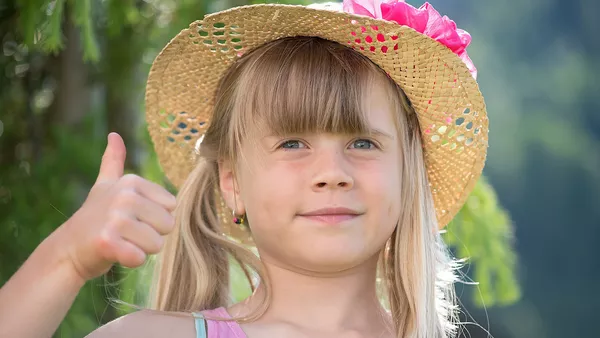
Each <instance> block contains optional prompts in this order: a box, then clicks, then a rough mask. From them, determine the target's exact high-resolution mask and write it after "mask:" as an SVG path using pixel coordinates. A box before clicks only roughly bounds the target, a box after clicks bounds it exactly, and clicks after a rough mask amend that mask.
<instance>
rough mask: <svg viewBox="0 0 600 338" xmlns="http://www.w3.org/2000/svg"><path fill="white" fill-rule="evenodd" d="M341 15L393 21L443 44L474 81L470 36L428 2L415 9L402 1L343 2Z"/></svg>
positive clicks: (474, 70)
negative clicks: (346, 14)
mask: <svg viewBox="0 0 600 338" xmlns="http://www.w3.org/2000/svg"><path fill="white" fill-rule="evenodd" d="M343 9H344V12H347V13H351V14H359V15H365V16H370V17H372V18H375V19H383V20H387V21H394V22H396V23H398V24H399V25H402V26H408V27H411V28H412V29H414V30H416V31H417V32H419V33H421V34H425V35H427V36H429V37H430V38H432V39H434V40H436V41H438V42H440V43H442V44H443V45H445V46H446V47H448V48H450V50H452V52H453V53H454V54H456V55H458V57H460V59H461V60H462V61H463V62H464V63H465V64H466V65H467V68H468V69H469V72H471V75H472V76H473V78H477V69H476V68H475V65H474V64H473V61H471V58H469V55H468V54H467V46H469V44H470V43H471V35H470V34H469V33H468V32H466V31H464V30H462V29H459V28H457V27H456V23H455V22H454V21H452V20H450V19H449V18H448V17H447V16H445V15H444V16H441V15H440V13H439V12H438V11H436V10H435V9H434V8H433V6H431V5H430V4H429V3H428V2H426V3H424V4H423V5H422V6H421V7H419V8H415V7H413V6H411V5H409V4H407V3H406V2H404V1H403V0H344V4H343Z"/></svg>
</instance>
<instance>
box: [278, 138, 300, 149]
mask: <svg viewBox="0 0 600 338" xmlns="http://www.w3.org/2000/svg"><path fill="white" fill-rule="evenodd" d="M303 146H304V144H303V143H302V142H300V141H298V140H287V141H285V142H283V143H281V145H279V147H280V148H283V149H300V148H302V147H303Z"/></svg>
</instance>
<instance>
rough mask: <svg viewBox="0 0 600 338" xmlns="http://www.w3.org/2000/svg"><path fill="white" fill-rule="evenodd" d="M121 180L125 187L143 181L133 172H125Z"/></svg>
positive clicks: (134, 185) (133, 185) (136, 184)
mask: <svg viewBox="0 0 600 338" xmlns="http://www.w3.org/2000/svg"><path fill="white" fill-rule="evenodd" d="M121 181H122V182H123V184H124V185H125V186H126V187H131V188H134V187H137V186H139V184H140V183H141V182H142V181H143V179H142V178H141V177H139V176H138V175H135V174H126V175H124V176H123V177H122V178H121Z"/></svg>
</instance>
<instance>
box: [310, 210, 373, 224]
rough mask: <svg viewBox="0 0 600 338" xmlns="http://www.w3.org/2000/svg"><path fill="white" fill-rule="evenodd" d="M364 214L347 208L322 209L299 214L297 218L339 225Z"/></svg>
mask: <svg viewBox="0 0 600 338" xmlns="http://www.w3.org/2000/svg"><path fill="white" fill-rule="evenodd" d="M362 214H364V212H359V211H357V210H354V209H349V208H339V207H338V208H322V209H318V210H313V211H310V212H306V213H302V214H299V216H301V217H303V218H306V219H308V220H311V221H314V222H319V223H325V224H339V223H342V222H347V221H350V220H353V219H355V218H357V217H360V216H361V215H362Z"/></svg>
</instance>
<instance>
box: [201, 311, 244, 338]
mask: <svg viewBox="0 0 600 338" xmlns="http://www.w3.org/2000/svg"><path fill="white" fill-rule="evenodd" d="M202 315H205V316H207V317H216V318H231V316H230V315H229V313H228V312H227V310H226V309H225V308H224V307H219V308H216V309H213V310H204V311H202V312H201V313H200V314H198V313H197V314H196V337H197V338H247V337H246V334H245V333H244V331H242V328H241V327H240V325H239V324H238V323H236V322H235V321H233V320H232V321H218V320H210V319H208V318H207V319H206V324H207V325H206V328H208V336H206V333H205V326H204V320H203V318H202Z"/></svg>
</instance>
